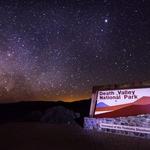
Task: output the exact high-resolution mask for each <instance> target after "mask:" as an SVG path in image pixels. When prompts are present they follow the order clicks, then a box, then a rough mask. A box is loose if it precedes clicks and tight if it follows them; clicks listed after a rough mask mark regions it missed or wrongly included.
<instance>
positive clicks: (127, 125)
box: [84, 114, 150, 139]
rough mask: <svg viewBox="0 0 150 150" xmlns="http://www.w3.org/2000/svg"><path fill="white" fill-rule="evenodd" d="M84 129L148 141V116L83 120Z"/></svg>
mask: <svg viewBox="0 0 150 150" xmlns="http://www.w3.org/2000/svg"><path fill="white" fill-rule="evenodd" d="M84 128H85V129H89V130H97V131H100V132H108V133H114V134H121V135H127V136H134V137H141V138H148V139H150V114H143V115H138V116H129V117H117V118H88V117H85V118H84Z"/></svg>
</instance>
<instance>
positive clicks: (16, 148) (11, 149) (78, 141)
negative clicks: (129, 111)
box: [0, 123, 150, 150]
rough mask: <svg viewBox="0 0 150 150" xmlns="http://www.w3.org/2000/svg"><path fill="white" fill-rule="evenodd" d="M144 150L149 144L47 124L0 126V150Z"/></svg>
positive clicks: (145, 141)
mask: <svg viewBox="0 0 150 150" xmlns="http://www.w3.org/2000/svg"><path fill="white" fill-rule="evenodd" d="M62 149H64V150H81V149H82V150H84V149H86V150H108V149H109V150H117V149H120V150H134V149H135V150H144V149H147V150H149V149H150V140H146V139H140V138H133V137H126V136H120V135H113V134H106V133H97V132H96V131H86V130H84V129H82V128H81V127H79V126H68V125H52V124H46V123H7V124H0V150H62Z"/></svg>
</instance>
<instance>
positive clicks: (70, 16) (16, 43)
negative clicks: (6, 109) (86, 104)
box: [0, 0, 150, 102]
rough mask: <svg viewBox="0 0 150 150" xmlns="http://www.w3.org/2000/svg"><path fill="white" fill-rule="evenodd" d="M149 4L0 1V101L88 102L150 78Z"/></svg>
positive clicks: (146, 0) (108, 0)
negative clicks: (95, 93)
mask: <svg viewBox="0 0 150 150" xmlns="http://www.w3.org/2000/svg"><path fill="white" fill-rule="evenodd" d="M149 8H150V2H149V0H132V1H129V0H116V1H115V0H114V1H112V0H102V1H101V0H97V1H96V0H68V1H65V0H51V1H48V0H41V1H40V0H30V1H25V0H24V1H19V0H10V1H9V0H5V1H3V0H2V1H0V101H1V102H3V101H5V102H6V101H10V102H12V101H20V100H64V101H73V100H79V99H83V98H89V97H90V96H91V90H92V86H94V85H103V84H113V83H124V82H133V81H148V80H150V70H149V68H150V59H149V58H150V18H149V15H150V9H149Z"/></svg>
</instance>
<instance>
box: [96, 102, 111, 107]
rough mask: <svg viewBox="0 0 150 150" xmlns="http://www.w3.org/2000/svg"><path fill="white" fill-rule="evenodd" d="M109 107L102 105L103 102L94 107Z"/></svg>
mask: <svg viewBox="0 0 150 150" xmlns="http://www.w3.org/2000/svg"><path fill="white" fill-rule="evenodd" d="M108 106H109V105H107V104H105V103H103V102H100V103H98V104H97V105H96V107H108Z"/></svg>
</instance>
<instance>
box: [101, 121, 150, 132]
mask: <svg viewBox="0 0 150 150" xmlns="http://www.w3.org/2000/svg"><path fill="white" fill-rule="evenodd" d="M100 128H102V129H115V130H122V131H129V132H138V133H147V134H150V128H145V127H144V128H143V127H137V126H124V125H116V124H107V123H100Z"/></svg>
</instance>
